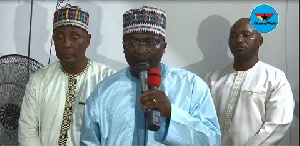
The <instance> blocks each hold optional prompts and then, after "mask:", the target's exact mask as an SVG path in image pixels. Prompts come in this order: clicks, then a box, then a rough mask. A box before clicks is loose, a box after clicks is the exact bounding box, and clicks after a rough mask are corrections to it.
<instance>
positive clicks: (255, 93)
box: [240, 90, 267, 114]
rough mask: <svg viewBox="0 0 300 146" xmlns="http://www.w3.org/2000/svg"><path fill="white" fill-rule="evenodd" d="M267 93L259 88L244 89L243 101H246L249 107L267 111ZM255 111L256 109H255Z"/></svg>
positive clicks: (241, 95) (242, 93) (241, 93)
mask: <svg viewBox="0 0 300 146" xmlns="http://www.w3.org/2000/svg"><path fill="white" fill-rule="evenodd" d="M266 96H267V94H266V92H264V91H259V90H242V91H241V92H240V98H242V99H241V100H242V101H241V102H244V103H246V105H245V106H246V107H248V109H251V110H252V111H253V110H257V112H259V113H261V112H262V113H261V114H264V113H265V102H266V99H267V97H266ZM253 112H254V111H253Z"/></svg>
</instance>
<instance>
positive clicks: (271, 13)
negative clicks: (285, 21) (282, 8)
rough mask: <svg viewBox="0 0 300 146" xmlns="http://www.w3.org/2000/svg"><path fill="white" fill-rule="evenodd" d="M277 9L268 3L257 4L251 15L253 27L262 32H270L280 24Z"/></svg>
mask: <svg viewBox="0 0 300 146" xmlns="http://www.w3.org/2000/svg"><path fill="white" fill-rule="evenodd" d="M278 17H279V16H278V13H277V11H276V10H275V9H274V8H273V7H272V6H270V5H268V4H262V5H258V6H256V8H254V9H253V11H252V12H251V15H250V22H251V25H252V27H253V28H254V29H255V30H256V31H258V32H260V33H269V32H271V31H272V30H273V29H275V27H276V26H277V24H278V21H279V20H278Z"/></svg>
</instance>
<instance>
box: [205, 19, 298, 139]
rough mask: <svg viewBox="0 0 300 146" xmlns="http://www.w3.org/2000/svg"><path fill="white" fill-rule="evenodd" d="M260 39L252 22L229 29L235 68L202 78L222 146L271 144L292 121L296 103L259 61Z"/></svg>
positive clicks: (281, 79) (278, 76) (280, 77)
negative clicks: (206, 86)
mask: <svg viewBox="0 0 300 146" xmlns="http://www.w3.org/2000/svg"><path fill="white" fill-rule="evenodd" d="M262 42H263V38H262V37H261V35H260V33H259V32H257V31H256V30H254V29H253V28H252V26H251V25H250V20H249V19H246V18H243V19H240V20H238V21H237V22H236V23H235V24H234V25H233V26H232V28H231V31H230V38H229V46H230V50H231V52H232V54H233V55H234V63H233V64H230V65H227V66H224V67H221V68H219V69H215V70H214V71H212V72H211V73H209V74H207V75H206V82H207V84H208V86H209V87H210V91H211V94H212V98H213V101H214V103H215V108H216V112H217V115H218V118H219V124H220V128H221V132H222V133H221V141H222V145H262V144H266V145H275V144H278V143H279V141H280V140H281V139H282V137H283V136H284V134H285V132H286V131H287V130H288V128H289V126H290V124H291V121H292V119H293V110H294V100H293V95H292V91H291V87H290V84H289V82H288V81H287V79H286V76H285V74H284V72H283V71H281V70H279V69H277V68H275V67H273V66H271V65H269V64H266V63H263V62H261V61H258V48H259V46H260V45H261V44H262Z"/></svg>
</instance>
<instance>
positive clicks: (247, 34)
mask: <svg viewBox="0 0 300 146" xmlns="http://www.w3.org/2000/svg"><path fill="white" fill-rule="evenodd" d="M243 36H244V37H251V36H252V35H251V34H250V33H245V34H243Z"/></svg>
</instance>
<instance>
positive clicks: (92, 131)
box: [80, 87, 101, 146]
mask: <svg viewBox="0 0 300 146" xmlns="http://www.w3.org/2000/svg"><path fill="white" fill-rule="evenodd" d="M97 89H98V88H97V87H96V89H95V90H94V91H93V92H92V93H91V95H90V96H89V98H88V99H87V102H86V104H85V108H84V114H83V119H82V126H81V134H80V145H81V146H99V145H100V144H101V133H100V126H99V124H100V121H99V120H100V117H98V113H97V111H99V107H97V104H95V103H97V102H95V99H96V97H97V96H98V92H97ZM97 117H98V118H97Z"/></svg>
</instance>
